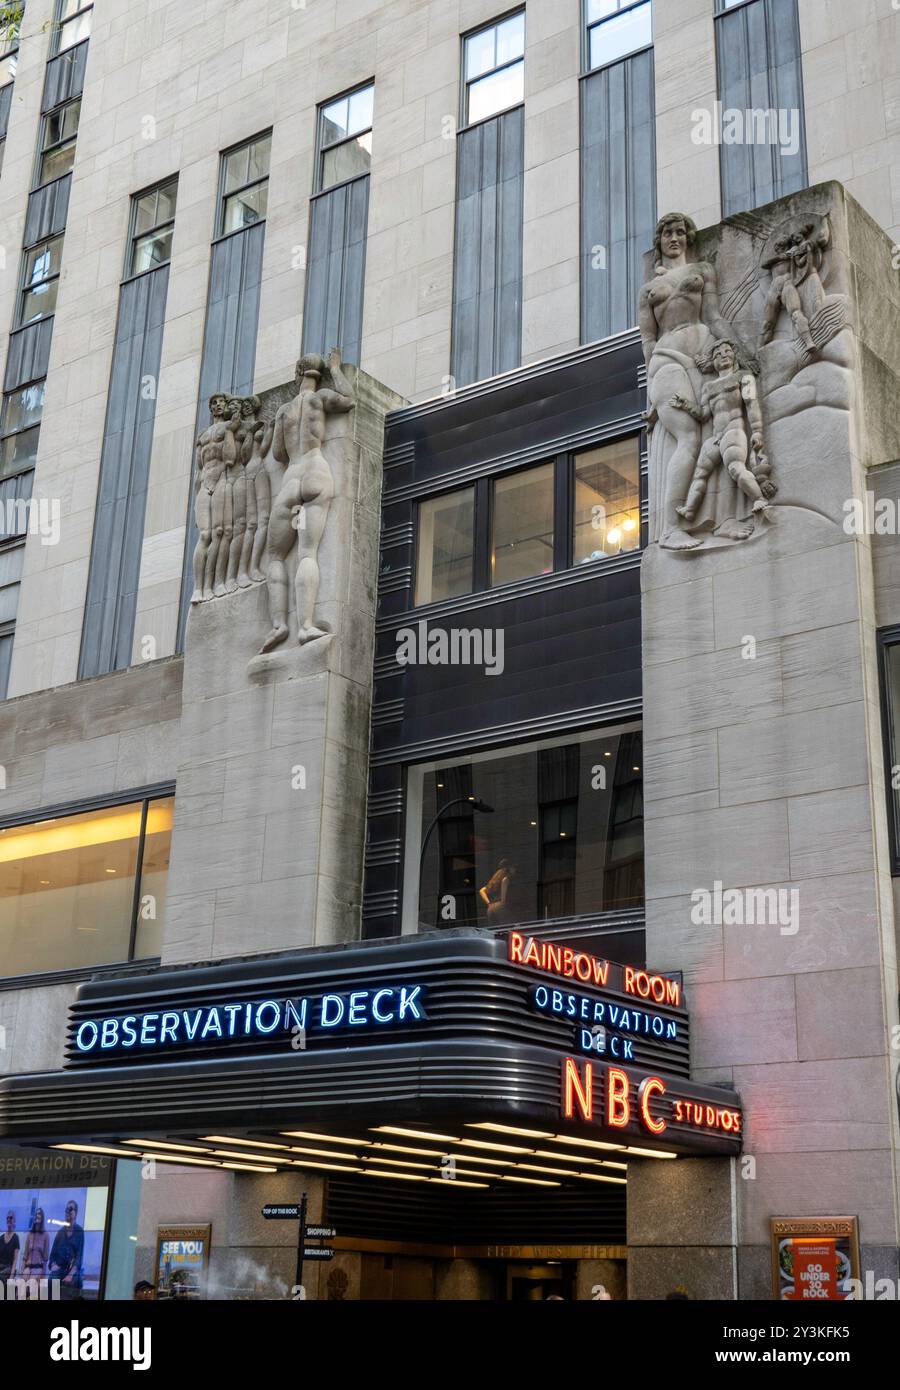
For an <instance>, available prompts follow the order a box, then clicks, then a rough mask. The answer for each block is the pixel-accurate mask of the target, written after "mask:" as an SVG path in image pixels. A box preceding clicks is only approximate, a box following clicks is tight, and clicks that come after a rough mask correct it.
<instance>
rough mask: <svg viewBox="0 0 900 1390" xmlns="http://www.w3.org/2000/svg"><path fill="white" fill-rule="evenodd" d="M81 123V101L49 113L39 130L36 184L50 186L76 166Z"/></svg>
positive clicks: (79, 99) (67, 104) (68, 103)
mask: <svg viewBox="0 0 900 1390" xmlns="http://www.w3.org/2000/svg"><path fill="white" fill-rule="evenodd" d="M80 121H81V98H80V97H78V99H77V100H76V101H70V102H67V103H66V105H65V106H60V107H59V108H58V110H56V111H51V112H50V114H49V115H47V116H45V117H44V119H43V124H42V127H41V153H40V165H39V168H38V177H37V184H38V185H40V184H42V183H50V182H51V181H52V180H53V179H59V178H62V176H63V174H68V173H69V171H70V170H71V168H72V165H73V164H74V163H75V142H76V141H77V139H78V126H79V122H80Z"/></svg>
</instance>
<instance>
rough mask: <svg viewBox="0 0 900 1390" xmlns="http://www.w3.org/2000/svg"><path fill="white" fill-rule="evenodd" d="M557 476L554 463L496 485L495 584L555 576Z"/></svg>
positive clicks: (493, 564)
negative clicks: (554, 526) (555, 487)
mask: <svg viewBox="0 0 900 1390" xmlns="http://www.w3.org/2000/svg"><path fill="white" fill-rule="evenodd" d="M554 473H555V469H554V465H553V464H552V463H542V464H540V465H539V467H537V468H528V469H525V471H524V472H521V473H513V474H512V475H511V476H509V477H506V478H498V479H497V481H496V482H495V483H494V502H493V508H492V519H493V520H492V527H493V541H492V547H491V582H492V583H493V584H509V583H511V582H512V581H513V580H516V579H530V578H531V577H532V576H533V575H536V574H550V573H551V572H552V570H553V479H554Z"/></svg>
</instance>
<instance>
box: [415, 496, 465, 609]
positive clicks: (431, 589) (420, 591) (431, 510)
mask: <svg viewBox="0 0 900 1390" xmlns="http://www.w3.org/2000/svg"><path fill="white" fill-rule="evenodd" d="M474 550H475V489H474V488H471V487H465V488H461V489H460V490H459V491H458V492H447V493H444V494H443V495H442V496H441V497H429V498H428V499H427V501H424V502H421V503H420V504H419V527H418V558H417V563H416V603H417V604H423V603H439V602H440V601H441V600H442V599H445V598H455V597H456V595H457V594H469V593H471V592H472V580H473V571H472V564H473V559H474Z"/></svg>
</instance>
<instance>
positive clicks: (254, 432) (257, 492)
mask: <svg viewBox="0 0 900 1390" xmlns="http://www.w3.org/2000/svg"><path fill="white" fill-rule="evenodd" d="M258 410H259V397H258V396H248V397H247V399H246V400H245V401H244V404H243V408H242V411H241V415H242V419H243V426H242V428H241V432H240V436H239V447H240V451H241V461H242V462H243V465H244V479H245V482H246V485H247V529H246V531H245V533H244V545H243V551H242V553H241V572H242V573H243V574H246V575H248V576H249V579H250V580H251V581H252V582H254V583H256V582H257V581H258V580H261V579H265V575H264V574H263V572H262V559H263V552H264V550H265V548H266V539H267V536H268V531H269V512H270V511H271V507H272V489H271V486H270V484H269V474H268V470H267V469H266V464H265V458H266V454H267V453H268V452H269V449H270V448H271V447H272V436H273V434H274V427H273V425H272V424H267V423H266V422H265V421H264V420H257V418H256V415H257V411H258ZM239 582H240V581H239Z"/></svg>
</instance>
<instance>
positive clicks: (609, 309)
mask: <svg viewBox="0 0 900 1390" xmlns="http://www.w3.org/2000/svg"><path fill="white" fill-rule="evenodd" d="M652 15H653V7H652V3H651V0H641V3H639V4H632V3H630V0H585V19H586V39H585V55H586V62H587V75H586V76H585V78H584V81H583V82H582V85H581V129H582V138H581V187H582V202H581V241H582V257H581V336H582V341H583V342H594V341H596V340H597V339H598V338H607V337H609V336H610V334H612V333H621V332H622V331H624V330H625V329H627V328H631V327H632V326H633V325H634V323H635V319H636V306H637V301H638V292H639V290H640V287H641V284H642V283H643V273H642V272H643V257H644V252H645V251H646V249H647V247H648V246H649V245H650V244H651V242H652V240H653V229H654V226H655V223H656V129H655V127H656V116H655V108H654V76H653V49H652V46H651V45H652V42H653V20H652Z"/></svg>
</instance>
